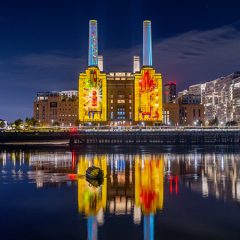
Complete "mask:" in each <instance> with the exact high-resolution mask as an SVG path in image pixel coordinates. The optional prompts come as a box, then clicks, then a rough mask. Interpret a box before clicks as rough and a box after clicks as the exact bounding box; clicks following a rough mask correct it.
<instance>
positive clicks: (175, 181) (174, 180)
mask: <svg viewBox="0 0 240 240" xmlns="http://www.w3.org/2000/svg"><path fill="white" fill-rule="evenodd" d="M178 180H179V179H178V176H169V177H168V181H169V191H170V193H172V192H173V185H175V193H176V194H178Z"/></svg>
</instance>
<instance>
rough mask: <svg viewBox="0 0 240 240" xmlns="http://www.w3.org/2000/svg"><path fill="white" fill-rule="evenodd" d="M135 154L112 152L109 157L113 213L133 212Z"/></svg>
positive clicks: (109, 209)
mask: <svg viewBox="0 0 240 240" xmlns="http://www.w3.org/2000/svg"><path fill="white" fill-rule="evenodd" d="M133 164H134V161H133V156H132V155H124V154H111V155H109V157H108V174H109V178H108V189H107V196H108V203H107V210H108V211H109V213H111V214H116V215H121V214H131V210H132V207H133V205H134V182H135V180H134V177H133V174H134V173H133Z"/></svg>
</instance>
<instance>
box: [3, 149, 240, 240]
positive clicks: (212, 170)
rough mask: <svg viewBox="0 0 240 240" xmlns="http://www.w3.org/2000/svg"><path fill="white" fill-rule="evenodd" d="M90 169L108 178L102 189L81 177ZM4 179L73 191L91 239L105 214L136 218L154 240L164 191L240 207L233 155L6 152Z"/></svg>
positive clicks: (239, 176) (239, 168)
mask: <svg viewBox="0 0 240 240" xmlns="http://www.w3.org/2000/svg"><path fill="white" fill-rule="evenodd" d="M92 165H95V166H99V167H101V168H102V169H103V170H104V175H105V176H106V178H104V183H103V185H102V186H101V187H100V188H94V187H93V186H91V185H90V184H89V183H88V182H87V181H86V180H85V178H83V177H81V176H83V175H84V174H85V171H86V169H87V168H88V167H89V166H92ZM0 174H1V176H3V175H4V176H6V175H7V176H8V177H9V178H10V177H11V178H13V179H14V180H19V181H21V180H23V179H28V181H29V182H30V183H35V184H36V186H37V187H45V186H46V185H50V184H51V185H53V186H56V185H60V184H62V185H63V184H65V183H67V184H68V185H75V186H76V187H77V188H78V208H79V212H80V213H82V214H84V215H85V216H86V217H87V219H88V220H87V222H88V236H89V239H96V238H97V229H98V226H99V225H101V224H103V223H104V215H105V213H110V214H112V215H127V214H129V215H132V216H133V222H134V223H135V224H139V223H141V221H143V225H144V236H145V239H153V237H154V214H155V213H156V212H157V211H158V210H161V209H162V208H163V199H164V188H163V186H164V185H165V186H166V187H167V188H165V189H166V192H165V195H166V194H172V196H173V197H175V196H176V195H177V193H178V191H179V190H178V186H179V187H180V191H181V188H183V187H187V188H189V189H190V190H191V191H193V192H196V193H198V192H199V193H201V194H202V196H204V197H210V196H212V197H215V198H217V199H222V200H226V201H230V200H234V201H237V202H240V161H239V154H235V153H234V154H215V153H206V154H200V153H197V152H196V153H187V154H165V155H161V154H144V153H143V154H139V155H134V154H105V155H97V154H77V153H76V152H74V151H73V152H25V151H11V152H7V151H2V152H1V153H0ZM76 176H78V177H76ZM164 176H165V183H164ZM1 179H5V180H4V181H6V179H7V178H1ZM1 179H0V180H1ZM168 189H169V190H168ZM175 193H176V194H175Z"/></svg>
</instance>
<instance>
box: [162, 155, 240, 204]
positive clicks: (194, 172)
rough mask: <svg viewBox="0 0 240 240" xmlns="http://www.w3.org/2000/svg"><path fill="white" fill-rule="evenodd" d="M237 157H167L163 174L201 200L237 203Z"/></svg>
mask: <svg viewBox="0 0 240 240" xmlns="http://www.w3.org/2000/svg"><path fill="white" fill-rule="evenodd" d="M238 156H239V155H238V154H215V153H212V154H210V153H206V154H200V153H193V154H171V155H169V154H167V155H165V166H166V171H167V172H169V173H171V174H172V175H173V176H179V178H180V179H181V181H182V182H183V183H184V185H185V186H186V187H188V188H190V189H191V190H192V191H195V192H200V193H201V194H202V196H203V197H209V196H212V197H215V198H217V199H222V200H225V201H226V200H234V201H237V202H240V161H239V159H238Z"/></svg>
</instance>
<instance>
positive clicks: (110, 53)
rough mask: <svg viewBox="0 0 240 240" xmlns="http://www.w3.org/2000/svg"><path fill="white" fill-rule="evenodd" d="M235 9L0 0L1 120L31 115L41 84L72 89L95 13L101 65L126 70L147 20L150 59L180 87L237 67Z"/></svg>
mask: <svg viewBox="0 0 240 240" xmlns="http://www.w3.org/2000/svg"><path fill="white" fill-rule="evenodd" d="M239 9H240V2H239V1H237V0H232V1H231V0H227V1H223V0H218V1H215V0H209V1H206V0H194V1H177V0H176V1H171V0H166V1H161V0H159V1H151V0H147V1H137V0H135V1H131V0H128V1H125V0H121V1H110V0H109V1H100V0H98V1H93V0H91V1H81V0H76V1H71V0H67V1H65V0H58V1H54V0H48V1H45V0H41V1H38V0H35V1H30V0H29V1H24V0H22V1H18V0H15V1H14V0H8V1H1V4H0V31H1V37H0V119H6V120H8V121H10V122H11V121H13V120H15V119H16V118H18V117H21V118H23V119H25V117H31V116H32V115H33V100H34V97H35V95H36V93H37V92H39V91H58V90H71V89H77V84H78V74H79V72H80V71H83V70H84V69H85V68H86V65H87V46H88V21H89V20H90V19H96V20H98V33H99V54H102V55H103V57H104V70H105V71H107V72H109V71H132V61H133V55H140V56H141V55H142V50H141V48H142V21H143V20H145V19H148V20H152V37H153V65H154V67H155V68H156V69H157V70H158V71H159V72H161V73H162V74H163V82H167V81H176V82H177V89H178V90H179V91H180V90H183V89H185V88H187V87H188V86H189V85H190V84H194V83H200V82H205V81H209V80H213V79H215V78H217V77H220V76H224V75H228V74H230V73H232V72H234V71H240V10H239Z"/></svg>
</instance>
